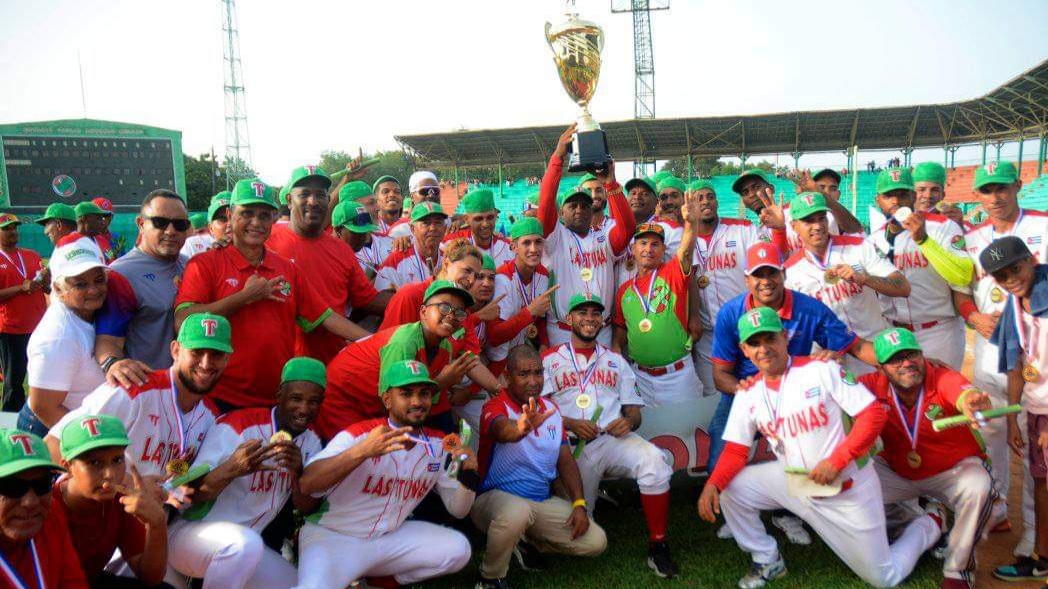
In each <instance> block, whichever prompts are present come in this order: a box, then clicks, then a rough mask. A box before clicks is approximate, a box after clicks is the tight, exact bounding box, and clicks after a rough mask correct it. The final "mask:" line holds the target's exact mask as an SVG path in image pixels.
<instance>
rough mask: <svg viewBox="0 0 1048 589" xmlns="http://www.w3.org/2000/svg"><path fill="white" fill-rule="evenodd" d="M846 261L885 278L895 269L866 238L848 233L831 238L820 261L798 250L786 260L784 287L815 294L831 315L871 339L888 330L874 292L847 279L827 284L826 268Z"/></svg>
mask: <svg viewBox="0 0 1048 589" xmlns="http://www.w3.org/2000/svg"><path fill="white" fill-rule="evenodd" d="M838 264H846V265H848V266H851V267H852V268H854V269H855V270H860V271H863V272H866V273H867V274H869V275H871V276H880V277H885V276H888V275H889V274H891V273H893V272H895V271H896V269H895V266H893V265H892V264H891V263H890V262H888V260H887V259H886V258H883V257H881V255H880V254H879V253H877V250H876V249H875V248H874V247H873V245H872V244H870V243H867V242H866V240H865V239H863V238H862V237H857V236H850V235H835V236H833V237H831V238H830V245H829V247H828V248H827V251H826V255H825V256H824V259H823V260H816V259H815V258H814V256H813V255H812V254H810V253H808V252H806V251H805V250H803V249H801V250H799V251H798V252H797V253H795V254H794V255H793V256H792V257H791V258H790V259H789V260H787V261H786V288H789V289H792V290H796V291H799V292H802V293H804V294H806V295H809V296H812V297H815V298H816V299H819V300H820V301H822V302H823V303H825V304H826V306H828V307H829V308H830V309H832V310H833V312H834V314H835V315H837V317H838V318H839V319H840V320H841V321H843V322H844V324H845V325H847V326H848V329H851V330H852V331H854V332H855V333H857V334H858V335H859V337H862V338H864V339H868V340H872V339H873V337H874V336H875V335H877V334H878V333H880V332H881V331H884V330H885V329H888V322H887V321H885V319H884V316H883V315H882V314H881V306H880V302H879V301H878V300H877V292H876V291H874V290H873V289H872V288H868V287H865V286H858V285H856V284H852V283H851V282H848V281H847V280H839V281H838V282H837V284H827V283H826V276H825V274H826V269H827V268H831V267H833V266H836V265H838Z"/></svg>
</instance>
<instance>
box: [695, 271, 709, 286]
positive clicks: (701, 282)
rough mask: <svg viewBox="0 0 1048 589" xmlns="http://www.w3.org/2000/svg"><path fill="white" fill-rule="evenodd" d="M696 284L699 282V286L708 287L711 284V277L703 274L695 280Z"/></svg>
mask: <svg viewBox="0 0 1048 589" xmlns="http://www.w3.org/2000/svg"><path fill="white" fill-rule="evenodd" d="M695 284H697V285H698V287H699V288H706V287H707V286H709V285H710V278H709V277H708V276H706V275H705V274H703V275H702V276H699V278H698V280H696V281H695Z"/></svg>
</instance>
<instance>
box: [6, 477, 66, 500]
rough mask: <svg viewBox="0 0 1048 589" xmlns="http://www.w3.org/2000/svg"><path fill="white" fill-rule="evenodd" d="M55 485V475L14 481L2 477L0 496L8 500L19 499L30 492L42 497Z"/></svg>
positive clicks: (14, 479)
mask: <svg viewBox="0 0 1048 589" xmlns="http://www.w3.org/2000/svg"><path fill="white" fill-rule="evenodd" d="M54 484H55V475H53V474H51V475H47V476H43V477H38V478H35V479H16V478H12V477H4V478H2V479H0V495H2V496H4V497H6V498H8V499H21V498H22V497H23V496H25V494H26V493H28V492H29V491H32V492H34V493H36V496H37V497H43V496H45V495H47V494H48V493H50V492H51V487H52V486H53V485H54Z"/></svg>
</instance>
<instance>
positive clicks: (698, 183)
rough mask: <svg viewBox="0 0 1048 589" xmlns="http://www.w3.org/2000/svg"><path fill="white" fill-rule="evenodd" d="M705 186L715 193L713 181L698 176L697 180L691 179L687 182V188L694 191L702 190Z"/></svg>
mask: <svg viewBox="0 0 1048 589" xmlns="http://www.w3.org/2000/svg"><path fill="white" fill-rule="evenodd" d="M704 188H707V189H709V190H712V191H713V193H714V194H716V193H717V189H716V188H714V187H713V182H710V181H709V180H704V179H702V178H699V179H698V180H692V181H691V184H688V190H690V191H692V192H695V191H696V190H702V189H704Z"/></svg>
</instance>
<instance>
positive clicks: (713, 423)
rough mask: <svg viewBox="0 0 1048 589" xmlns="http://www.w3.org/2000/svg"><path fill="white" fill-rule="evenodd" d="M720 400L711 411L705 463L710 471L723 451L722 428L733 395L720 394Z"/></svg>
mask: <svg viewBox="0 0 1048 589" xmlns="http://www.w3.org/2000/svg"><path fill="white" fill-rule="evenodd" d="M720 396H721V398H720V402H719V403H717V410H716V411H714V412H713V419H711V420H710V431H709V434H710V459H709V463H708V464H707V465H706V472H708V473H712V472H713V467H715V466H717V460H718V459H719V458H720V455H721V452H723V451H724V438H723V435H724V428H725V427H726V426H727V425H728V415H729V414H730V413H731V404H732V403H734V402H735V395H729V394H727V393H723V392H722V393H721V394H720Z"/></svg>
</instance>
